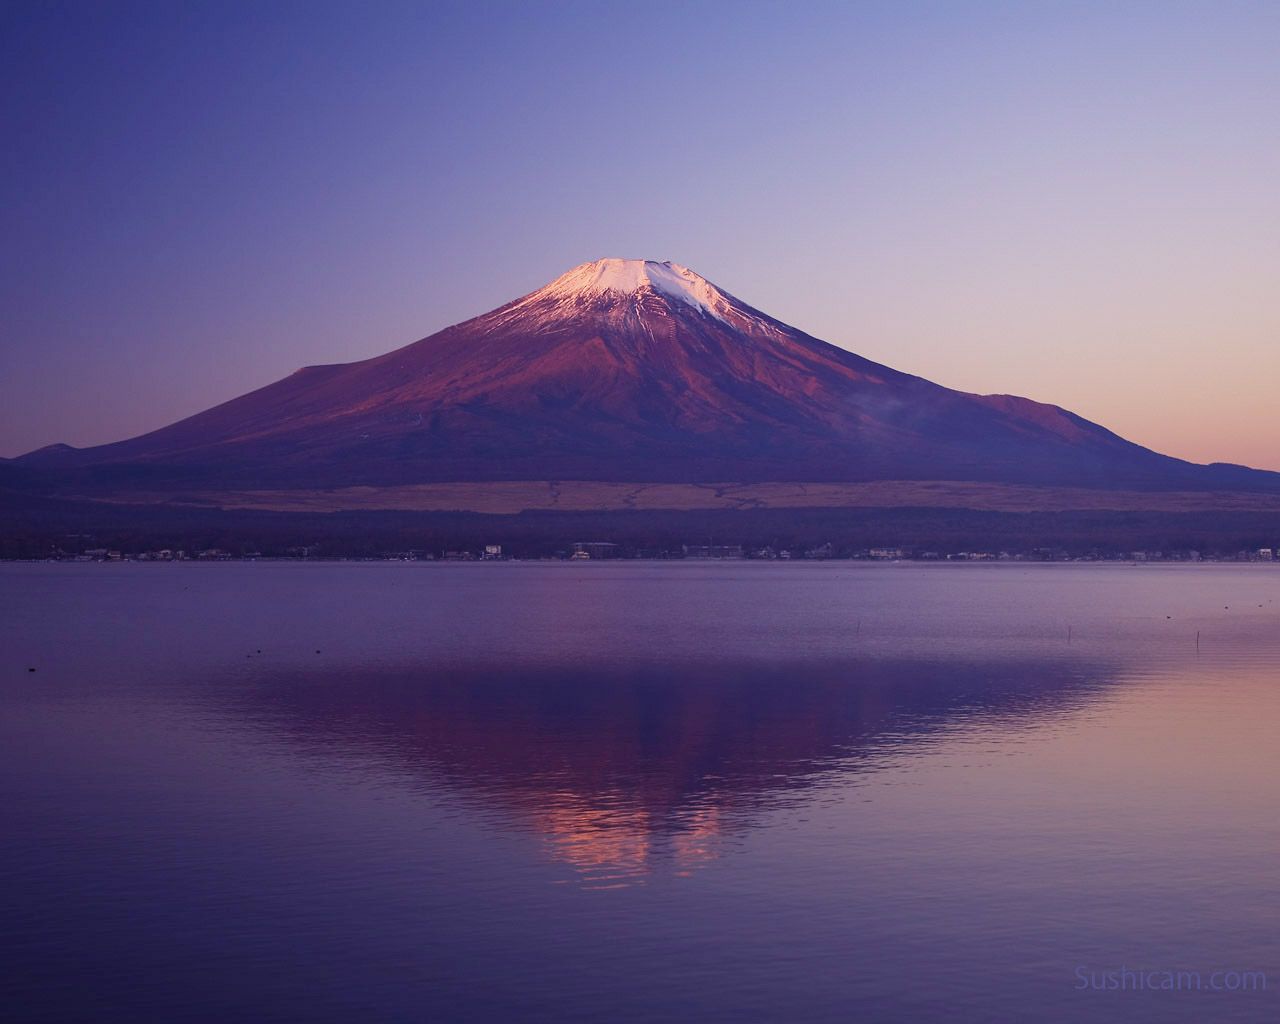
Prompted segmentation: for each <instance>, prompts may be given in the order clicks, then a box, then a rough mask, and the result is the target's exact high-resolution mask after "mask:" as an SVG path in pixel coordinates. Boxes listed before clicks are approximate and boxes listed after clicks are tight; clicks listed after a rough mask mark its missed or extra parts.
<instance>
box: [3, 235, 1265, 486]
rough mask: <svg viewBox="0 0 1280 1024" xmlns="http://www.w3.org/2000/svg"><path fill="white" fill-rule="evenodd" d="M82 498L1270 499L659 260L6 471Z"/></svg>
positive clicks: (1248, 476) (1229, 478) (577, 277)
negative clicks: (215, 491)
mask: <svg viewBox="0 0 1280 1024" xmlns="http://www.w3.org/2000/svg"><path fill="white" fill-rule="evenodd" d="M18 461H19V463H21V464H22V465H23V466H24V467H26V468H27V469H28V470H30V471H34V472H38V473H41V474H42V475H46V474H52V475H56V476H58V477H60V478H63V479H65V480H68V481H74V482H75V483H76V485H78V486H80V487H81V488H82V489H83V488H86V487H87V488H93V487H96V486H123V485H140V484H141V485H146V486H147V487H149V488H155V487H190V486H200V487H241V488H245V487H260V486H271V487H277V488H278V487H343V486H351V485H375V486H392V485H404V484H414V483H427V482H437V481H496V480H539V479H541V480H546V479H563V480H605V481H671V482H713V481H716V482H719V481H739V482H749V481H815V482H817V481H869V480H960V481H987V482H1003V483H1020V484H1051V485H1058V486H1077V487H1079V486H1084V487H1099V488H1117V487H1124V488H1131V489H1133V488H1138V489H1142V488H1146V489H1184V490H1186V489H1191V490H1194V489H1216V488H1222V489H1226V488H1231V489H1261V490H1280V474H1271V473H1262V472H1258V471H1254V470H1248V469H1245V468H1243V467H1236V466H1224V465H1215V466H1208V467H1206V466H1197V465H1193V464H1191V463H1187V462H1182V461H1180V460H1177V459H1172V458H1169V457H1167V456H1163V455H1159V454H1157V453H1155V452H1152V451H1150V450H1148V449H1146V448H1143V447H1141V446H1139V445H1135V444H1132V443H1131V442H1128V441H1125V440H1124V439H1123V438H1120V437H1118V436H1117V435H1115V434H1113V433H1111V432H1110V431H1108V430H1106V429H1104V428H1103V427H1100V426H1098V425H1096V424H1094V423H1090V422H1089V421H1087V420H1084V419H1082V418H1081V417H1079V416H1076V415H1074V414H1072V413H1070V412H1067V411H1066V410H1063V409H1060V408H1058V407H1056V406H1051V405H1044V404H1041V403H1037V402H1032V401H1029V400H1027V399H1023V398H1016V397H1012V396H1006V395H972V394H966V393H963V392H958V391H952V390H950V389H948V388H944V387H941V386H939V385H937V384H933V383H931V382H929V381H927V380H924V379H922V378H919V377H914V376H911V375H908V374H904V373H901V372H899V371H897V370H893V369H890V368H889V367H887V366H882V365H880V364H878V363H873V362H871V361H870V360H867V359H863V358H862V357H860V356H857V355H855V354H853V353H851V352H848V351H846V350H844V349H841V348H837V347H836V346H833V345H830V344H828V343H826V342H823V341H819V340H818V339H816V338H812V337H810V336H809V335H807V334H805V333H803V332H802V331H799V330H796V329H795V328H793V327H789V326H787V325H786V324H783V323H780V322H779V321H777V320H774V319H772V318H771V317H769V316H767V315H765V314H764V313H761V312H760V311H759V310H756V309H753V308H752V307H750V306H748V305H746V304H745V303H743V302H741V301H740V300H738V299H736V298H734V297H733V296H732V295H730V294H728V293H727V292H724V291H723V290H721V289H719V288H717V287H716V286H715V285H713V284H711V283H710V282H708V281H707V280H706V279H705V278H702V277H700V276H699V275H697V274H695V273H693V272H692V271H690V270H688V269H686V268H684V267H680V266H678V265H676V264H671V263H654V262H645V261H639V260H598V261H596V262H594V263H588V264H583V265H582V266H580V267H576V268H574V269H573V270H571V271H569V272H568V273H566V274H564V275H562V276H561V277H559V278H557V279H556V280H555V281H552V282H551V283H550V284H548V285H547V286H545V287H544V288H541V289H539V290H538V291H535V292H533V293H531V294H529V295H526V296H524V297H523V298H521V299H517V300H516V301H514V302H511V303H508V304H507V305H505V306H502V307H500V308H498V309H496V310H493V311H492V312H490V313H486V314H484V315H483V316H479V317H476V318H475V319H473V320H469V321H466V322H465V323H461V324H458V325H456V326H453V327H449V328H447V329H445V330H443V331H441V332H439V333H438V334H434V335H432V336H431V337H428V338H425V339H423V340H421V341H418V342H415V343H413V344H411V345H408V346H406V347H404V348H401V349H398V350H396V351H393V352H390V353H388V354H386V355H383V356H379V357H376V358H373V359H367V360H363V361H361V362H356V363H348V364H342V365H331V366H313V367H307V368H305V369H302V370H299V371H298V372H297V373H294V374H292V375H291V376H289V377H287V378H285V379H283V380H281V381H277V382H276V383H274V384H271V385H269V386H267V387H265V388H262V389H260V390H258V391H254V392H252V393H250V394H247V395H244V396H242V397H240V398H237V399H235V400H233V401H231V402H227V403H225V404H223V405H220V406H217V407H215V408H213V409H210V410H208V411H206V412H203V413H200V414H198V415H196V416H192V417H190V418H189V419H185V420H182V421H180V422H178V423H175V424H173V425H171V426H168V427H165V428H163V429H161V430H157V431H154V432H152V433H149V434H145V435H142V436H140V437H137V438H133V439H132V440H128V441H122V442H119V443H117V444H111V445H104V446H101V447H98V448H92V449H85V450H81V451H76V450H74V449H67V448H65V447H64V446H54V447H53V448H50V449H42V450H41V451H40V452H36V453H32V454H31V455H29V456H25V457H24V458H23V459H21V460H18Z"/></svg>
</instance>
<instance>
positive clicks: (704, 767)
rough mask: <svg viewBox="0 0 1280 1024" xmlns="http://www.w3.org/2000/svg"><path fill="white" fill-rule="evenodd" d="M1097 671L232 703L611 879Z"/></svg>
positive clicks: (284, 696) (629, 671) (674, 678)
mask: <svg viewBox="0 0 1280 1024" xmlns="http://www.w3.org/2000/svg"><path fill="white" fill-rule="evenodd" d="M1108 678H1109V671H1108V666H1107V665H1106V664H1105V663H1102V662H1097V661H1089V660H1081V659H1077V660H1072V661H1064V660H1056V659H1049V658H1042V659H1032V658H1026V659H1021V660H1019V659H1012V660H1011V659H1008V658H1006V659H992V660H989V661H981V660H966V661H940V660H927V659H888V660H886V659H884V658H880V659H874V660H869V659H864V660H828V661H822V662H817V663H815V662H812V661H808V662H805V663H804V664H803V665H801V664H798V663H788V662H785V661H779V662H774V663H770V664H766V665H761V664H758V663H748V662H739V663H734V662H714V663H704V664H700V665H692V666H691V665H679V664H671V665H661V664H653V665H648V666H634V665H631V666H621V667H620V666H616V665H614V666H611V665H608V664H606V663H604V662H600V663H594V664H592V663H586V664H584V663H582V662H581V661H577V662H572V663H565V664H560V665H540V666H538V667H534V668H529V667H526V668H523V669H520V668H517V669H512V668H510V667H503V666H501V665H494V664H484V663H479V664H473V665H468V666H461V667H459V666H454V667H451V668H438V667H435V668H433V667H431V666H417V667H415V666H404V667H401V668H398V669H381V670H377V671H371V670H368V669H362V668H359V667H352V668H350V669H347V670H341V671H325V672H313V671H305V672H298V671H290V672H283V673H279V674H276V675H270V676H267V677H265V678H260V679H259V680H258V682H257V684H256V685H255V686H254V687H253V688H252V689H250V690H248V691H241V693H240V697H239V699H238V703H237V704H236V705H235V706H234V707H233V708H231V709H228V710H233V711H234V713H235V714H236V715H237V717H239V718H241V719H244V720H248V721H250V722H253V723H256V724H257V725H258V726H259V727H263V728H267V729H269V730H271V731H272V732H273V733H277V734H282V735H284V736H286V737H288V739H289V741H290V743H291V744H293V745H295V746H296V747H301V748H304V749H306V750H307V751H309V752H311V753H313V754H315V755H316V756H318V757H321V758H331V757H334V756H338V757H341V758H343V759H344V764H348V765H349V761H350V759H351V758H352V757H361V756H363V757H365V758H369V759H373V760H374V761H375V762H376V763H377V765H378V766H379V768H380V769H382V770H388V771H392V772H394V773H396V774H398V775H399V776H401V777H403V778H405V779H407V780H408V781H409V782H410V783H413V782H415V781H416V782H418V783H420V784H422V783H425V784H428V785H431V786H433V787H435V786H443V787H445V788H446V789H447V790H448V791H449V792H451V793H453V794H455V795H457V796H458V797H460V798H464V799H467V800H469V802H470V803H471V804H472V805H473V806H476V807H478V808H479V809H480V810H481V811H483V812H485V813H488V814H490V815H496V816H497V817H498V819H499V820H498V822H497V824H498V826H499V827H501V828H502V829H504V830H507V829H512V828H523V829H526V830H533V831H534V832H536V833H537V834H539V835H540V836H542V837H543V838H544V840H545V843H546V846H547V850H548V851H549V853H550V854H551V855H552V856H553V857H555V858H557V859H559V860H562V861H564V862H565V863H567V864H569V865H572V866H573V867H574V868H576V869H577V870H578V871H579V872H581V875H582V877H583V878H584V880H586V881H587V882H589V883H590V884H593V885H620V884H626V883H628V882H634V881H639V880H642V879H643V877H644V876H645V875H646V874H647V873H649V872H651V871H653V870H656V869H659V868H661V869H663V870H670V871H673V872H676V873H687V872H689V871H692V870H694V869H696V868H697V866H698V865H699V864H701V863H703V862H705V861H707V860H710V859H714V858H716V857H717V856H719V855H720V853H721V851H722V847H723V844H724V842H725V840H726V839H728V838H731V837H734V836H737V835H741V834H743V833H744V832H746V831H748V830H749V829H750V828H751V827H752V822H753V819H755V818H757V817H758V816H759V815H761V814H762V813H765V812H767V811H769V810H770V809H773V808H777V807H781V806H795V805H798V804H802V803H803V802H804V801H807V800H811V799H814V798H815V797H816V796H818V795H819V794H820V793H821V792H822V790H823V788H824V787H827V786H831V785H834V784H836V783H837V782H838V784H839V785H840V786H842V787H848V786H849V785H850V784H851V781H852V780H853V779H854V778H855V777H857V776H859V775H862V774H866V773H871V772H875V771H877V770H878V769H880V768H882V767H884V766H886V765H890V764H892V763H893V762H894V760H895V758H898V757H899V756H901V755H903V754H904V753H907V752H909V751H910V750H911V749H912V748H915V747H918V746H920V745H922V744H927V743H928V742H930V739H931V737H933V736H935V735H937V734H940V733H942V732H945V731H946V730H948V729H951V728H952V727H954V726H957V725H962V724H963V725H967V726H972V725H974V724H975V723H991V722H995V721H1000V720H1006V719H1018V718H1025V719H1028V720H1036V719H1042V718H1044V717H1046V716H1053V715H1057V714H1060V713H1062V712H1065V711H1068V710H1071V709H1073V708H1077V707H1079V706H1080V704H1081V703H1082V702H1083V701H1084V700H1085V699H1086V697H1087V695H1088V693H1089V692H1091V691H1093V690H1095V689H1096V688H1097V687H1099V686H1100V685H1102V684H1103V683H1104V682H1105V681H1106V680H1107V679H1108Z"/></svg>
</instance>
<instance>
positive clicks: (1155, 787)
mask: <svg viewBox="0 0 1280 1024" xmlns="http://www.w3.org/2000/svg"><path fill="white" fill-rule="evenodd" d="M0 601H2V602H3V617H2V619H0V651H2V652H3V655H2V659H0V660H2V662H3V664H2V665H0V808H3V810H2V813H3V844H0V879H2V881H0V887H2V896H3V904H4V907H5V911H4V915H3V921H4V924H3V931H2V932H0V947H2V948H0V953H2V954H3V961H4V964H5V970H4V972H3V979H2V980H0V996H2V999H3V1005H4V1007H5V1012H4V1019H5V1020H8V1021H22V1022H26V1021H60V1022H61V1021H71V1020H75V1021H112V1022H114V1021H130V1022H133V1021H143V1020H154V1021H165V1022H184V1021H200V1022H203V1021H219V1022H224V1021H229V1020H244V1021H255V1022H256V1021H294V1020H305V1021H361V1022H370V1021H431V1022H445V1021H465V1022H471V1021H547V1022H551V1021H555V1022H567V1021H599V1020H603V1019H608V1020H610V1021H613V1022H618V1021H622V1022H628V1021H655V1020H671V1021H726V1022H728V1021H733V1022H743V1021H779V1022H811V1021H824V1022H825V1021H840V1022H848V1021H858V1020H874V1021H925V1020H937V1019H948V1020H958V1021H1026V1020H1036V1021H1049V1022H1078V1021H1092V1020H1098V1021H1127V1022H1135V1021H1136V1022H1143V1021H1160V1022H1166V1021H1188V1022H1192V1021H1194V1022H1203V1021H1209V1020H1212V1021H1221V1022H1234V1021H1262V1020H1268V1021H1269V1020H1274V1019H1275V1017H1276V1013H1277V1009H1280V999H1278V998H1277V997H1278V994H1280V928H1278V927H1277V923H1278V922H1280V884H1278V882H1277V863H1278V859H1280V813H1278V812H1280V742H1278V741H1277V736H1278V735H1280V668H1278V667H1277V666H1278V665H1280V661H1278V657H1280V565H1166V566H1160V565H1147V566H1129V565H1083V564H1081V565H1028V564H1020V563H1018V564H1000V565H945V564H944V565H932V566H928V565H905V564H904V565H865V564H857V563H849V562H826V563H792V564H785V563H784V564H776V563H775V564H767V563H753V562H724V563H678V562H677V563H640V562H637V563H620V562H614V563H610V562H596V563H581V564H568V563H564V564H554V563H547V564H543V563H523V564H522V563H494V564H482V563H477V564H473V565H466V564H460V565H459V564H427V563H417V564H415V563H403V564H400V563H368V564H359V563H350V564H341V563H266V562H264V563H224V564H190V563H186V564H183V563H175V564H135V563H123V564H48V565H42V564H6V565H3V566H0ZM30 669H34V670H35V671H30Z"/></svg>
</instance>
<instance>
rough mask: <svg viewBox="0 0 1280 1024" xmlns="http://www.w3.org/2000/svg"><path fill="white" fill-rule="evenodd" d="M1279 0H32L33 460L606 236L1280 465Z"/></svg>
mask: <svg viewBox="0 0 1280 1024" xmlns="http://www.w3.org/2000/svg"><path fill="white" fill-rule="evenodd" d="M1278 53H1280V5H1277V4H1275V3H1257V4H1243V3H1231V2H1213V3H1203V4H1181V3H1172V2H1160V3H1151V4H1144V3H1125V4H1116V3H1113V2H1108V3H1099V4H1081V3H1072V4H1054V3H1047V2H1046V3H1034V4H1027V3H1022V2H1014V3H1007V4H1003V3H986V4H979V3H971V4H964V3H942V2H939V3H934V4H915V3H904V2H896V0H894V2H885V3H877V4H853V3H847V2H842V3H838V4H830V5H821V4H817V3H811V4H783V3H776V4H752V3H740V2H735V3H724V4H679V5H657V4H655V5H642V6H637V5H635V4H634V3H629V4H610V3H576V2H567V3H556V4H552V3H546V4H535V3H522V4H510V5H504V4H480V3H465V4H456V5H450V4H445V3H429V4H427V3H422V4H394V3H390V2H379V3H376V4H363V5H355V4H351V5H331V4H330V5H326V4H319V3H298V4H292V5H291V4H287V3H272V4H259V5H250V4H247V3H245V4H235V3H221V2H220V3H210V4H198V3H181V4H174V3H155V4H122V3H116V4H100V3H91V4H60V5H55V4H37V3H34V2H31V0H28V2H17V3H11V4H8V5H5V6H4V8H3V9H2V10H0V78H2V79H3V82H2V88H0V117H2V118H3V121H2V126H3V133H4V142H3V146H0V176H2V177H3V190H4V191H3V195H4V197H5V201H4V203H3V204H0V260H2V264H0V309H2V310H3V319H2V320H0V455H15V454H18V453H20V452H24V451H27V450H30V449H32V448H35V447H38V446H40V445H43V444H48V443H50V442H54V441H67V442H70V443H72V444H76V445H84V444H95V443H102V442H106V441H112V440H118V439H120V438H123V437H127V436H131V435H133V434H137V433H140V432H143V431H145V430H148V429H152V428H155V427H159V426H162V425H163V424H165V423H168V422H171V421H172V420H175V419H178V418H180V417H182V416H185V415H188V414H190V413H193V412H197V411H199V410H200V409H202V408H205V407H207V406H209V405H212V404H215V403H217V402H219V401H223V400H225V399H228V398H232V397H234V396H235V395H237V394H240V393H242V392H244V391H247V390H250V389H252V388H255V387H258V386H261V385H263V384H266V383H268V382H270V381H272V380H274V379H276V378H278V377H281V376H283V375H285V374H286V373H289V372H291V371H292V370H294V369H296V368H297V367H298V366H302V365H305V364H310V363H322V362H339V361H349V360H353V359H360V358H363V357H366V356H370V355H374V354H377V353H381V352H384V351H386V350H388V349H391V348H394V347H398V346H399V345H402V344H405V343H407V342H409V341H412V340H414V339H416V338H419V337H422V336H424V335H426V334H430V333H432V332H434V331H436V330H438V329H439V328H441V327H443V326H446V325H447V324H449V323H453V322H456V321H458V320H462V319H465V318H467V317H469V316H473V315H475V314H478V313H481V312H484V311H486V310H488V309H490V308H492V307H494V306H496V305H499V304H500V303H502V302H505V301H507V300H508V299H511V298H514V297H516V296H517V295H520V294H523V293H525V292H527V291H530V290H532V289H533V288H535V287H537V286H539V285H541V284H543V283H545V282H546V281H548V280H549V279H551V278H552V277H555V276H556V275H557V274H559V273H561V272H562V271H564V270H565V269H567V268H568V267H570V266H573V265H574V264H577V263H581V262H584V261H586V260H590V259H596V258H598V257H601V256H623V257H642V258H650V259H672V260H675V261H677V262H679V263H683V264H685V265H687V266H690V267H692V268H693V269H694V270H696V271H698V272H699V273H701V274H704V275H705V276H707V277H709V278H710V279H711V280H713V281H715V282H716V283H718V284H720V285H721V286H723V287H724V288H726V289H727V290H729V291H731V292H733V293H734V294H736V295H738V296H739V297H741V298H743V299H745V300H746V301H748V302H750V303H751V304H753V305H755V306H758V307H760V308H762V309H764V310H766V311H767V312H769V313H771V314H773V315H775V316H777V317H779V318H780V319H783V320H786V321H788V322H790V323H793V324H795V325H796V326H798V327H800V328H802V329H804V330H806V331H808V332H810V333H811V334H815V335H817V336H818V337H822V338H825V339H827V340H829V341H832V342H834V343H836V344H839V345H843V346H845V347H846V348H850V349H853V350H855V351H857V352H859V353H861V354H863V355H865V356H867V357H869V358H872V359H876V360H879V361H881V362H885V363H888V364H890V365H892V366H895V367H897V368H899V369H903V370H907V371H910V372H913V373H918V374H921V375H923V376H926V377H929V378H931V379H933V380H936V381H938V382H939V383H942V384H947V385H949V386H952V387H958V388H962V389H965V390H970V391H980V392H1011V393H1015V394H1023V395H1027V396H1028V397H1031V398H1036V399H1040V400H1042V401H1049V402H1056V403H1058V404H1061V405H1064V406H1066V407H1068V408H1070V409H1072V410H1074V411H1076V412H1079V413H1081V414H1082V415H1084V416H1087V417H1089V418H1090V419H1094V420H1097V421H1099V422H1101V423H1103V424H1105V425H1107V426H1109V427H1111V428H1112V429H1114V430H1116V431H1118V432H1119V433H1121V434H1124V435H1125V436H1127V437H1130V438H1132V439H1133V440H1136V441H1139V442H1141V443H1143V444H1147V445H1150V446H1152V447H1154V448H1157V449H1159V450H1162V451H1166V452H1169V453H1170V454H1174V455H1179V456H1183V457H1186V458H1192V459H1195V460H1197V461H1210V460H1223V461H1235V462H1245V463H1249V464H1252V465H1257V466H1263V467H1268V468H1272V469H1280V443H1277V442H1280V188H1278V187H1277V184H1276V183H1277V182H1280V60H1278V59H1277V54H1278Z"/></svg>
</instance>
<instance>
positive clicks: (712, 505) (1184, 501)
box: [99, 480, 1280, 515]
mask: <svg viewBox="0 0 1280 1024" xmlns="http://www.w3.org/2000/svg"><path fill="white" fill-rule="evenodd" d="M99 500H102V499H99ZM105 500H107V501H110V502H112V503H116V504H126V505H134V504H143V505H146V504H157V505H162V504H169V505H179V506H196V507H210V508H221V509H245V510H262V511H275V512H347V511H413V512H481V513H487V514H490V515H514V514H517V513H520V512H534V511H572V512H612V511H627V510H633V511H645V510H652V511H691V510H701V509H706V510H717V509H718V510H732V509H786V508H792V509H799V508H832V509H834V508H956V509H973V510H984V511H1001V512H1056V511H1116V512H1129V511H1163V512H1207V511H1223V512H1225V511H1248V512H1267V511H1273V512H1276V513H1278V514H1280V495H1278V494H1266V493H1257V492H1234V491H1102V490H1093V489H1089V488H1080V487H1033V486H1021V485H1015V484H984V483H971V482H967V481H916V480H885V481H874V482H869V483H777V482H774V483H741V484H737V483H711V484H687V483H624V482H610V481H593V480H562V481H547V480H511V481H500V482H461V483H436V484H413V485H405V486H398V487H340V488H329V489H310V490H307V489H289V490H283V489H277V490H271V489H261V490H226V491H195V492H191V493H187V494H157V493H147V492H141V493H139V492H132V491H127V492H121V493H118V494H115V495H109V496H107V497H106V499H105Z"/></svg>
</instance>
